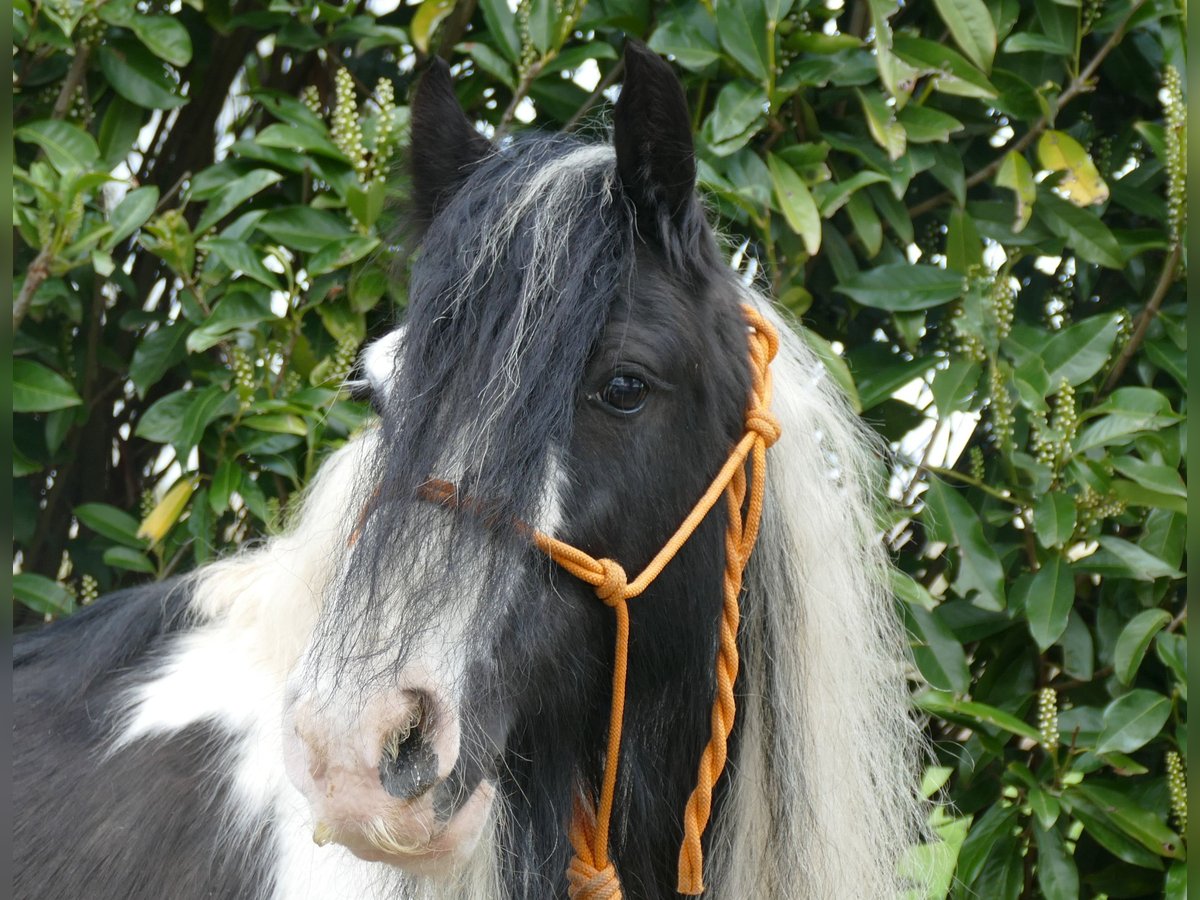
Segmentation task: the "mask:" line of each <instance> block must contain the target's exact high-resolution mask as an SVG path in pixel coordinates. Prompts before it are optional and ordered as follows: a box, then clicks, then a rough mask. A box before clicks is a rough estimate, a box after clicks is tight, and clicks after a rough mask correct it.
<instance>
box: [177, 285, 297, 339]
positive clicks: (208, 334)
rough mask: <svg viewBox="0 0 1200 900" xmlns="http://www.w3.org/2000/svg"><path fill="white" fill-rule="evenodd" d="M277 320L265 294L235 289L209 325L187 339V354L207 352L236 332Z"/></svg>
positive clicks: (227, 296)
mask: <svg viewBox="0 0 1200 900" xmlns="http://www.w3.org/2000/svg"><path fill="white" fill-rule="evenodd" d="M275 318H277V317H276V315H275V313H274V311H272V309H271V298H270V297H269V296H267V295H265V293H263V294H260V293H250V292H247V291H244V290H235V291H234V292H233V293H230V294H227V295H226V296H225V297H223V298H221V300H220V302H218V303H217V305H216V306H215V307H214V308H213V311H212V315H211V316H209V318H208V319H207V320H206V321H205V323H204V324H203V325H201V326H200V327H199V328H197V329H196V330H195V331H193V332H192V333H191V334H189V335H188V336H187V351H188V352H189V353H203V352H204V351H205V350H207V349H208V348H209V347H213V346H215V345H216V344H219V343H220V342H221V341H222V340H224V339H225V338H226V337H228V336H229V335H231V334H233V333H234V332H236V331H239V330H242V329H244V328H248V327H251V326H254V325H257V324H259V323H260V322H266V321H269V320H272V319H275Z"/></svg>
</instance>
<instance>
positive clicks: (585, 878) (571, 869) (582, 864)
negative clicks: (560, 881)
mask: <svg viewBox="0 0 1200 900" xmlns="http://www.w3.org/2000/svg"><path fill="white" fill-rule="evenodd" d="M567 896H568V897H570V898H571V900H621V880H620V879H619V878H617V870H616V869H615V868H613V864H612V863H611V862H610V863H608V864H607V865H605V866H604V868H603V869H597V868H596V867H595V866H593V865H592V864H591V863H590V862H588V861H587V860H584V859H580V858H579V857H578V856H575V857H573V858H572V859H571V864H570V865H569V866H567Z"/></svg>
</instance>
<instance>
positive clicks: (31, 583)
mask: <svg viewBox="0 0 1200 900" xmlns="http://www.w3.org/2000/svg"><path fill="white" fill-rule="evenodd" d="M12 589H13V597H14V598H16V599H17V600H20V601H21V602H22V603H24V604H25V605H26V606H28V607H29V608H30V609H32V610H33V611H34V612H38V613H41V614H42V615H45V616H65V615H69V614H70V613H71V611H72V610H74V609H75V601H74V599H72V597H71V595H70V594H68V593H67V589H66V588H64V587H63V586H62V585H61V584H59V583H58V582H57V581H51V580H50V579H49V578H47V577H46V576H45V575H35V574H34V573H33V572H18V573H17V574H15V575H13V577H12Z"/></svg>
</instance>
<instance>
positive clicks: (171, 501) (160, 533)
mask: <svg viewBox="0 0 1200 900" xmlns="http://www.w3.org/2000/svg"><path fill="white" fill-rule="evenodd" d="M195 490H196V483H195V482H194V481H192V479H190V478H181V479H180V480H179V481H177V482H175V485H174V486H173V487H172V488H171V489H170V490H169V491H167V493H166V494H165V495H164V496H163V498H162V499H161V500H159V501H158V505H157V506H155V507H154V509H152V510H151V511H150V515H148V516H146V518H145V519H143V520H142V524H141V525H139V526H138V530H137V536H138V537H140V538H146V539H147V540H148V541H150V543H151V544H157V543H158V542H159V541H161V540H162V539H163V538H164V537H166V534H167V532H168V531H170V530H171V526H172V525H174V524H175V523H176V522H178V521H179V517H180V516H182V515H183V511H184V510H185V509H187V505H188V501H189V500H191V499H192V492H193V491H195Z"/></svg>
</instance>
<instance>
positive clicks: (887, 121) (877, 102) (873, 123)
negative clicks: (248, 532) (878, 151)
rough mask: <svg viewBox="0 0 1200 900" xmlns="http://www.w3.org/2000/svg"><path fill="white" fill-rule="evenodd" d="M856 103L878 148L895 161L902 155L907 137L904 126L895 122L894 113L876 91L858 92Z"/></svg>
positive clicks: (906, 144) (906, 143) (881, 95)
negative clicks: (860, 108)
mask: <svg viewBox="0 0 1200 900" xmlns="http://www.w3.org/2000/svg"><path fill="white" fill-rule="evenodd" d="M855 93H856V94H858V102H859V103H860V104H861V105H862V110H863V115H864V116H866V119H867V130H868V131H870V132H871V137H872V138H873V139H874V140H875V143H877V144H878V145H879V146H880V147H882V148H883V149H884V150H886V151H887V155H888V159H892V160H896V159H899V158H900V157H902V156H903V155H904V150H905V148H906V147H907V146H908V136H907V134H906V132H905V131H904V126H903V125H901V124H900V123H899V122H897V121H896V114H895V112H894V111H893V110H892V109H891V107H889V106H888V105H887V101H886V100H884V97H883V94H881V93H879V92H878V91H860V90H856V91H855Z"/></svg>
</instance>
